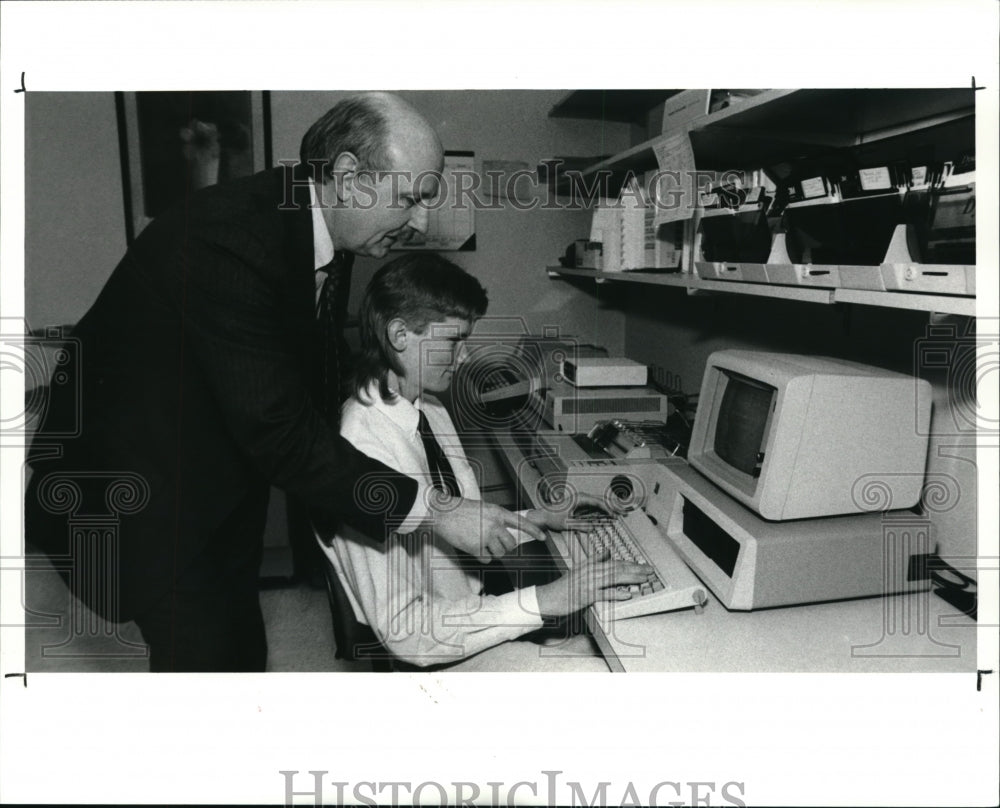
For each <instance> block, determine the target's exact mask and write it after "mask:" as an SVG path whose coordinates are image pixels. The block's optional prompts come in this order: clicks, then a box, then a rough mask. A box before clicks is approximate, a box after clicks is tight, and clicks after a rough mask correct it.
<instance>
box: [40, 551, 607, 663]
mask: <svg viewBox="0 0 1000 808" xmlns="http://www.w3.org/2000/svg"><path fill="white" fill-rule="evenodd" d="M22 601H23V602H24V604H25V615H26V619H25V622H26V629H25V670H26V671H27V672H29V673H32V672H60V673H85V672H130V673H137V672H145V671H148V670H149V665H148V662H147V659H146V647H145V645H144V644H143V642H142V637H141V635H140V633H139V630H138V627H137V626H136V625H135V624H134V623H125V624H122V625H120V626H114V625H112V624H109V623H107V622H106V621H104V620H101V619H100V618H99V617H97V616H96V615H95V614H94V613H93V612H91V611H90V610H88V609H87V608H86V607H84V606H83V605H81V604H80V603H79V601H77V600H76V599H74V598H71V596H70V594H69V591H68V590H67V588H66V586H65V584H64V583H63V580H62V578H60V577H59V575H58V573H56V572H55V570H53V569H52V568H51V567H47V566H44V565H43V566H41V567H40V568H39V569H35V570H30V571H28V572H26V573H25V583H24V589H23V593H22ZM260 601H261V609H262V611H263V613H264V624H265V629H266V631H267V638H268V665H267V670H268V672H272V671H273V672H308V671H326V672H347V671H350V672H365V671H368V670H370V668H369V667H368V665H367V663H354V662H345V661H343V660H339V659H336V658H335V656H334V642H333V626H332V623H331V617H330V607H329V605H328V602H327V596H326V591H325V590H323V589H314V588H311V587H310V586H308V585H307V584H295V585H290V586H283V587H280V588H278V587H268V588H263V589H262V590H261V593H260ZM71 626H74V627H75V629H74V630H73V631H71V630H70V627H71ZM71 638H72V639H71ZM452 670H456V671H489V672H520V671H540V672H573V671H583V672H606V671H607V670H608V669H607V666H606V665H605V664H604V662H603V660H602V659H601V658H600V657H599V655H597V652H596V649H595V647H594V646H593V643H592V641H591V640H590V639H589V638H588V637H586V636H584V635H580V636H576V637H573V638H571V639H570V640H569V641H568V642H567V641H565V640H563V641H561V642H560V643H559V644H557V645H556V644H546V643H541V644H539V643H535V642H527V641H524V642H508V643H503V644H502V645H500V646H497V647H496V648H493V649H489V650H487V651H484V652H483V653H481V654H477V655H476V656H475V657H472V658H471V659H468V660H465V661H464V662H463V663H461V664H460V665H456V666H454V667H453V668H452Z"/></svg>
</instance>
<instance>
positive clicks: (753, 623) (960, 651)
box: [497, 440, 976, 673]
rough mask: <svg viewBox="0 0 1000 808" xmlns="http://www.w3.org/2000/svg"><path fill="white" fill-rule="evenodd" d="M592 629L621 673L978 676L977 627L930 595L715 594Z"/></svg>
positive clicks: (509, 444) (528, 476)
mask: <svg viewBox="0 0 1000 808" xmlns="http://www.w3.org/2000/svg"><path fill="white" fill-rule="evenodd" d="M497 445H498V450H499V454H500V456H501V458H502V459H503V462H504V463H505V465H506V466H507V467H508V469H509V470H510V471H511V473H512V475H513V476H514V477H515V479H516V480H517V483H518V486H519V488H520V491H521V493H522V495H523V496H524V497H525V498H526V499H527V500H529V501H530V502H531V503H532V504H534V505H538V504H539V503H538V502H537V493H536V492H537V488H538V480H539V476H538V472H537V471H536V470H535V469H534V468H533V467H532V466H531V465H530V464H529V463H527V462H525V458H524V456H523V455H522V454H521V452H520V450H519V449H518V448H517V446H516V443H515V442H514V441H512V440H499V441H498V443H497ZM664 540H666V539H664ZM559 541H560V539H559V538H558V537H557V538H556V539H555V542H556V543H557V545H558V542H559ZM559 549H561V548H558V547H557V550H559ZM588 625H589V626H590V628H591V632H592V634H593V637H594V640H595V641H596V642H597V645H598V646H599V647H600V649H601V652H602V653H603V654H604V656H605V661H606V662H607V663H608V667H609V668H611V669H612V670H616V671H629V672H633V671H645V672H651V671H685V672H702V671H720V672H726V671H731V672H797V671H812V672H857V673H875V672H934V673H941V672H973V671H975V670H976V623H975V621H974V620H972V619H971V618H969V617H967V616H966V615H964V614H961V613H960V612H957V611H956V610H955V609H954V608H953V607H952V606H950V605H949V604H947V603H946V602H945V601H943V600H941V598H939V597H937V596H936V595H934V594H932V593H931V592H930V591H924V592H917V593H912V594H906V595H890V596H886V597H876V598H860V599H857V600H849V601H837V602H831V603H817V604H809V605H804V606H786V607H781V608H774V609H762V610H758V611H753V612H736V611H729V610H727V609H726V608H725V607H724V606H723V605H722V604H721V603H720V602H719V601H718V600H717V599H716V598H715V597H714V596H712V595H711V594H710V595H709V602H708V603H707V604H706V606H705V608H704V610H703V611H702V613H700V614H697V613H695V612H694V610H692V609H687V610H684V611H680V612H668V613H665V614H657V615H648V616H646V617H638V618H633V619H629V620H618V621H614V622H611V623H609V624H607V625H604V626H602V625H601V623H600V622H599V621H598V620H597V618H596V616H595V615H594V614H593V613H592V612H591V613H590V614H589V615H588Z"/></svg>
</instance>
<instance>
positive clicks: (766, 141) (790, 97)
mask: <svg viewBox="0 0 1000 808" xmlns="http://www.w3.org/2000/svg"><path fill="white" fill-rule="evenodd" d="M671 92H673V91H671ZM974 114H975V102H974V98H973V92H972V90H971V89H968V90H956V89H939V88H929V89H908V88H907V89H896V88H881V89H851V90H801V89H799V90H765V91H764V92H762V93H760V94H759V95H756V96H752V97H750V98H747V99H744V100H743V101H741V102H739V103H736V104H733V105H731V106H729V107H727V108H725V109H722V110H719V111H718V112H714V113H711V114H706V115H701V116H699V117H697V118H695V119H693V120H690V121H688V122H687V123H685V124H684V125H683V126H681V127H678V128H677V129H675V130H673V131H670V132H667V133H664V134H661V135H657V136H655V137H652V138H650V139H649V140H646V141H643V142H642V143H639V144H637V145H635V146H633V147H631V148H629V149H626V150H625V151H623V152H620V153H619V154H616V155H614V156H613V157H610V158H608V159H606V160H602V161H601V162H599V163H596V164H594V165H592V166H590V167H589V168H587V169H585V170H584V171H583V176H584V177H589V176H592V175H594V174H596V173H598V172H601V171H610V172H623V171H647V170H652V169H655V168H656V156H655V153H654V149H655V148H656V147H657V146H659V145H660V144H661V143H664V142H665V141H667V140H669V139H670V138H672V137H674V136H675V135H676V134H678V132H682V131H687V132H688V133H689V135H690V137H691V145H692V148H693V150H694V154H695V158H696V162H697V163H698V165H699V167H701V168H714V169H723V168H732V169H739V168H748V167H755V166H759V165H762V164H766V163H769V162H772V161H775V160H778V159H799V158H803V157H807V156H810V155H815V154H820V153H823V152H825V151H828V150H829V149H832V148H847V147H851V146H859V145H861V144H872V143H876V142H878V141H881V140H886V139H889V138H894V137H899V136H902V135H907V134H911V133H916V132H919V131H921V130H926V129H929V128H933V127H936V126H940V125H942V124H947V123H954V122H956V121H961V120H965V119H969V120H971V119H972V117H973V116H974ZM588 117H592V115H588Z"/></svg>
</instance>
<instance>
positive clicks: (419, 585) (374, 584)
mask: <svg viewBox="0 0 1000 808" xmlns="http://www.w3.org/2000/svg"><path fill="white" fill-rule="evenodd" d="M369 402H370V403H369ZM418 409H419V410H422V411H423V413H424V415H425V416H426V418H427V422H428V423H429V424H430V427H431V429H432V430H433V432H434V435H435V437H436V438H437V440H438V443H439V444H440V445H441V449H442V451H443V452H444V454H445V455H446V456H447V457H448V461H449V462H450V464H451V466H452V469H453V471H454V473H455V478H456V480H457V481H458V486H459V489H460V490H461V493H462V496H463V497H464V498H466V499H480V498H481V497H480V492H479V486H478V484H477V481H476V475H475V473H474V472H473V470H472V467H471V465H470V464H469V461H468V459H467V458H466V456H465V451H464V450H463V448H462V445H461V442H460V441H459V439H458V436H457V434H456V431H455V426H454V424H453V423H452V420H451V417H450V416H449V415H448V412H447V410H445V408H444V407H443V406H442V405H441V403H440V402H439V401H438V400H437V399H435V398H434V397H433V396H430V395H427V394H424V395H423V396H422V397H421V398H418V399H417V400H416V402H414V403H413V404H411V403H410V402H409V401H407V400H406V399H405V398H404V397H402V396H398V397H396V398H395V399H393V400H391V401H385V400H383V399H382V398H381V396H380V395H379V394H378V388H377V386H374V387H372V388H370V390H369V395H368V396H367V397H366V400H365V401H364V402H363V401H361V400H359V399H358V398H357V397H356V396H355V397H352V398H351V399H349V400H348V402H347V403H346V404H345V405H344V407H343V410H342V412H341V425H340V432H341V435H343V437H345V438H346V439H347V440H349V441H350V442H351V443H352V444H353V445H354V446H356V447H357V448H358V449H359V450H360V451H362V452H364V453H365V454H366V455H368V456H369V457H372V458H374V459H376V460H380V461H381V462H383V463H385V464H386V465H387V466H390V467H391V468H394V469H396V470H398V471H400V472H403V473H404V474H409V475H411V476H415V477H417V478H418V479H421V478H422V479H424V480H428V479H429V473H430V469H429V466H428V462H427V456H426V453H425V451H424V447H423V441H422V439H421V437H420V434H419V432H418V429H417V425H418V422H419V417H420V416H419V412H418ZM421 490H422V491H427V492H428V495H429V496H434V489H433V488H431V487H430V486H429V485H421ZM420 534H424V535H420ZM320 546H321V547H322V549H323V552H324V553H326V555H327V557H328V558H329V559H330V561H331V562H332V564H333V567H334V569H335V570H336V571H337V575H338V576H339V577H340V580H341V582H342V583H343V584H344V589H345V590H346V592H347V596H348V598H349V600H350V602H351V606H352V608H353V609H354V615H355V617H356V618H357V619H358V620H359V621H360V622H362V623H366V624H367V625H369V626H371V627H372V628H373V629H374V631H375V633H376V634H377V635H378V636H379V638H380V639H381V640H382V642H383V644H384V645H385V646H386V647H387V648H388V649H389V650H390V651H392V653H393V654H395V655H396V656H398V657H399V658H400V659H403V660H405V661H407V662H411V663H413V664H417V665H430V664H438V663H441V662H449V661H454V660H457V659H460V658H463V657H466V656H470V655H472V654H475V653H478V652H479V651H481V650H483V649H485V648H489V647H491V646H493V645H496V644H498V643H500V642H504V641H506V640H512V639H515V638H517V637H519V636H521V635H522V634H525V633H527V632H529V631H532V630H534V629H536V628H539V627H540V626H541V625H542V619H541V616H540V614H539V609H538V598H537V595H536V591H535V587H533V586H531V587H526V588H524V589H518V590H515V591H513V592H509V593H507V594H504V595H500V596H493V595H482V594H481V589H482V582H481V577H480V575H479V574H478V573H477V572H476V571H466V570H463V569H461V568H460V567H459V566H458V563H457V558H458V553H457V551H456V550H455V549H454V548H452V547H451V546H450V545H448V544H446V543H445V542H444V541H442V540H440V539H435V538H433V537H431V536H428V535H426V534H425V532H424V531H419V532H418V533H416V534H408V535H407V534H401V533H394V534H392V535H391V536H390V537H389V538H388V539H387V540H385V541H381V540H378V539H372V538H370V537H368V536H365V535H364V534H362V533H360V532H358V531H357V530H355V529H354V528H352V527H351V526H349V525H341V527H340V528H339V532H338V534H337V535H336V536H334V537H333V539H332V540H331V541H330V543H329V546H328V545H327V544H326V543H325V542H323V541H322V540H320Z"/></svg>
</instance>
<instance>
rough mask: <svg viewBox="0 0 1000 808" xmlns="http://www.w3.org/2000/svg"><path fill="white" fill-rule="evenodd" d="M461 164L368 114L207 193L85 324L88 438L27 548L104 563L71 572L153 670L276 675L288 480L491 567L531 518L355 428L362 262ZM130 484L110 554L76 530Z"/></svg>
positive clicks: (37, 477) (66, 444)
mask: <svg viewBox="0 0 1000 808" xmlns="http://www.w3.org/2000/svg"><path fill="white" fill-rule="evenodd" d="M442 154H443V152H442V148H441V144H440V142H439V140H438V137H437V135H436V134H435V132H434V130H433V129H432V128H431V126H430V125H429V124H428V122H427V121H426V120H425V119H424V118H423V117H422V116H421V115H420V114H419V113H418V112H417V111H416V110H415V109H413V108H412V107H411V106H410V105H408V104H407V103H405V102H404V101H402V100H401V99H400V98H398V97H396V96H392V95H389V94H366V95H361V96H354V97H351V98H348V99H346V100H345V101H342V102H341V103H340V104H338V105H337V106H335V107H334V108H333V109H331V110H330V111H329V112H328V113H327V114H326V115H324V116H323V118H321V119H320V120H319V121H317V122H316V123H315V124H314V125H313V126H312V127H311V128H310V130H309V132H307V134H306V136H305V137H304V139H303V142H302V150H301V154H300V158H301V162H300V163H299V164H298V165H297V166H294V167H292V166H283V167H281V168H277V169H272V170H269V171H265V172H262V173H260V174H257V175H255V176H253V177H249V178H246V179H243V180H236V181H233V182H231V183H228V184H226V185H224V186H220V187H213V188H208V189H205V190H203V191H199V192H197V193H194V194H192V195H191V196H190V197H189V198H188V199H186V200H185V202H184V203H183V204H181V205H179V206H177V207H175V208H174V209H173V210H171V211H170V212H168V213H166V214H164V215H163V216H161V217H159V218H158V219H157V220H156V221H154V222H153V223H152V224H150V225H149V226H148V227H147V228H146V230H145V231H144V232H143V233H142V235H141V236H140V237H139V238H138V239H136V241H135V243H134V244H133V245H132V246H131V247H130V248H129V250H128V252H127V253H126V255H125V257H124V258H123V259H122V261H121V263H120V264H119V265H118V267H117V268H116V269H115V271H114V272H113V273H112V275H111V277H110V279H109V280H108V283H107V285H106V286H105V288H104V289H103V290H102V292H101V294H100V295H99V297H98V299H97V300H96V302H95V303H94V305H93V306H92V307H91V309H90V310H89V311H88V312H87V314H86V315H85V316H84V317H83V318H82V319H81V320H80V322H79V324H78V326H77V327H76V328H75V329H74V332H73V337H74V339H76V340H78V341H79V346H80V356H79V363H78V365H77V366H76V367H75V368H72V369H71V372H74V373H76V378H77V380H78V382H79V389H80V396H79V399H75V398H71V397H69V396H67V397H65V398H64V399H62V400H60V399H59V398H54V399H53V401H52V402H51V404H50V407H49V410H48V413H47V418H48V419H50V421H52V420H54V421H58V420H59V419H60V418H65V417H66V416H67V410H68V409H69V408H74V407H78V408H79V411H78V413H76V415H77V416H78V418H76V422H78V423H79V424H80V430H79V434H78V435H77V436H75V437H73V438H71V439H63V440H61V441H60V442H59V443H58V449H59V451H58V452H57V454H58V457H55V458H53V457H52V453H51V452H50V453H49V456H48V457H47V459H46V458H44V457H43V456H42V455H43V453H42V452H35V453H34V454H33V460H32V463H33V476H32V479H31V482H30V485H29V488H28V491H27V496H26V503H25V505H26V521H27V538H28V541H29V542H30V543H32V544H34V545H36V546H38V547H39V548H41V549H43V550H44V551H46V552H48V553H49V554H50V555H52V556H54V557H58V558H61V559H67V558H68V559H70V563H69V564H68V565H65V564H64V565H63V566H64V568H68V570H69V571H70V572H76V573H78V572H79V569H74V567H77V568H78V567H80V566H81V565H83V566H86V568H87V569H86V574H70V572H67V578H68V580H70V582H71V583H72V584H73V585H74V588H75V591H76V594H77V595H78V596H79V597H81V599H83V600H85V602H87V603H88V605H90V606H91V608H94V609H95V610H96V611H98V612H100V613H102V614H103V615H104V616H106V617H108V618H109V619H112V620H118V621H123V620H130V619H132V620H135V621H136V623H137V624H138V625H139V628H140V629H141V631H142V633H143V637H144V639H145V640H146V642H147V643H148V644H149V646H150V649H151V651H150V667H151V669H153V670H158V671H167V670H178V671H180V670H185V671H241V670H242V671H254V670H263V669H264V667H265V663H266V656H267V646H266V640H265V636H264V629H263V621H262V618H261V612H260V605H259V600H258V594H257V571H258V567H259V564H260V554H261V546H262V535H263V528H264V519H265V515H266V508H267V497H268V490H269V486H270V485H272V484H273V485H276V486H278V487H280V488H282V489H284V490H285V491H287V492H288V493H289V495H290V496H292V497H294V498H295V499H297V500H299V501H301V502H302V503H304V504H306V505H307V506H308V507H310V508H311V509H312V510H313V511H314V512H315V513H318V514H325V515H327V516H328V517H329V518H331V519H336V518H344V519H347V520H348V521H351V522H353V523H354V524H356V525H357V526H359V527H360V528H361V529H362V530H364V532H366V533H368V534H369V535H387V532H388V531H391V530H401V531H408V530H412V529H414V528H416V527H417V526H418V525H421V524H423V525H427V524H431V523H432V524H433V526H434V529H435V530H437V532H438V534H439V535H440V536H442V537H443V538H444V539H445V540H446V541H448V542H449V543H451V544H453V545H454V546H455V547H457V548H459V549H461V550H464V551H466V552H469V553H471V554H473V555H475V556H477V557H479V558H480V560H483V561H485V560H488V559H490V558H492V557H497V556H500V555H503V553H504V552H505V551H507V550H509V549H510V548H511V547H512V546H513V543H514V542H513V539H512V538H511V536H510V534H509V533H508V530H507V528H508V527H514V526H517V518H516V516H515V515H514V514H511V513H509V512H507V511H505V510H503V509H501V508H497V507H495V506H489V505H482V504H480V503H473V502H466V501H462V500H453V501H451V502H446V501H442V500H441V499H440V498H437V497H425V496H424V495H423V493H424V488H423V486H422V485H421V484H420V483H419V482H418V481H416V480H414V479H412V478H409V477H406V476H404V475H401V474H398V473H396V472H394V471H392V470H391V469H389V468H387V467H385V466H383V465H382V464H380V463H378V462H376V461H374V460H371V459H370V458H368V457H366V456H365V455H363V454H361V453H359V452H357V451H356V450H355V449H354V448H353V447H352V446H351V445H350V444H349V443H347V442H345V441H344V440H343V439H341V438H340V437H339V435H338V432H337V424H336V411H337V408H338V407H339V403H340V396H339V387H340V380H341V378H342V377H343V376H344V359H345V357H344V354H343V347H342V342H341V340H340V325H341V323H342V317H343V312H344V307H345V305H346V298H347V287H348V284H349V272H350V259H351V256H353V255H365V256H371V257H375V258H379V257H382V256H384V255H385V254H386V253H387V252H388V251H389V249H390V248H391V247H392V245H393V244H394V243H396V242H397V241H400V240H403V239H405V238H407V237H408V236H409V235H410V234H411V233H412V232H414V231H418V232H422V231H423V230H424V229H425V228H426V223H427V210H426V208H425V207H424V205H423V204H422V203H423V202H425V201H426V200H427V199H429V198H430V197H433V196H434V195H435V194H436V193H437V190H438V178H439V173H440V170H441V167H442V162H443V157H442ZM72 388H73V385H63V386H61V387H60V389H63V390H71V389H72ZM71 420H72V419H71ZM40 434H41V435H43V436H44V435H45V434H46V428H45V425H43V427H42V430H41V433H40ZM116 476H117V478H118V479H121V480H125V481H128V480H132V481H136V492H134V493H133V496H134V497H136V498H138V499H139V500H141V501H139V502H133V503H132V505H133V507H131V508H129V509H128V510H129V511H131V513H129V514H128V515H124V516H122V517H121V521H120V524H119V526H118V530H117V546H116V548H115V550H114V552H113V554H112V555H113V556H114V557H111V558H106V557H104V556H102V555H101V553H102V552H105V551H104V550H101V549H100V548H99V547H98V544H99V542H100V537H99V536H98V535H97V534H96V533H95V534H94V535H93V536H89V534H87V533H86V532H82V533H81V532H80V530H79V529H78V527H79V523H80V518H81V515H82V516H83V517H85V516H86V515H87V514H88V513H95V512H97V511H99V510H100V509H101V508H102V507H103V505H102V502H103V501H104V500H106V499H107V497H108V480H115V479H116ZM67 484H68V485H71V486H72V488H73V491H74V492H75V493H74V494H73V497H74V499H73V503H74V506H73V512H72V514H68V513H67V510H68V508H67V507H65V501H66V500H65V497H64V496H63V494H64V493H65V486H66V485H67ZM60 486H63V487H60ZM70 516H72V517H73V518H74V519H75V520H76V521H75V523H74V524H75V525H76V527H74V526H73V525H71V524H70V521H71V520H70V518H69V517H70ZM520 527H521V528H522V529H524V530H526V531H528V532H529V533H533V534H536V535H537V534H538V529H537V528H535V527H534V526H532V525H528V524H522V525H520ZM88 536H89V537H88ZM71 539H72V540H71ZM95 582H96V583H95ZM84 583H86V586H84Z"/></svg>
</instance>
